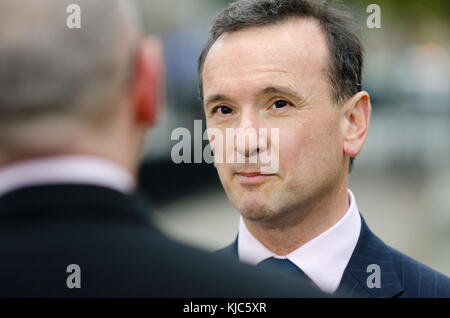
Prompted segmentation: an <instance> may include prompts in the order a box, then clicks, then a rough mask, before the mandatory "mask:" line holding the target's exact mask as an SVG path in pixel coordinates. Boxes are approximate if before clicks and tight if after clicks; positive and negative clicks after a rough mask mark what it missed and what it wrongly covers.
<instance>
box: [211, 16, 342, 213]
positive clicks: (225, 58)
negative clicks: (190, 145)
mask: <svg viewBox="0 0 450 318" xmlns="http://www.w3.org/2000/svg"><path fill="white" fill-rule="evenodd" d="M328 58H329V53H328V46H327V42H326V39H325V36H324V34H323V33H322V31H321V29H320V27H319V25H318V24H317V23H316V22H315V21H314V20H307V19H295V20H289V21H286V22H283V23H281V24H276V25H272V26H264V27H253V28H247V29H244V30H241V31H237V32H233V33H230V34H225V35H223V36H222V37H221V38H219V39H218V40H217V42H216V43H215V44H214V45H213V46H212V48H211V50H210V51H209V53H208V56H207V58H206V61H205V65H204V69H203V95H204V103H205V112H206V120H207V126H208V128H217V129H220V130H221V131H222V134H223V136H225V135H226V132H225V130H226V128H244V129H248V128H253V129H256V130H258V129H259V128H267V129H269V131H270V129H271V128H278V129H279V142H277V141H276V140H271V139H270V133H268V135H269V141H268V145H270V144H271V143H277V145H275V147H274V149H277V150H278V151H279V153H278V155H279V168H278V171H277V172H276V173H274V174H271V175H257V174H254V172H255V171H257V170H258V169H259V168H260V166H258V165H249V164H227V163H216V164H215V166H216V168H217V171H218V173H219V177H220V180H221V182H222V184H223V186H224V188H225V191H226V193H227V195H228V198H229V199H230V201H231V203H232V204H233V205H234V206H235V208H236V209H237V210H238V211H239V212H240V213H241V214H242V215H243V216H244V217H245V218H247V219H250V220H254V221H258V220H261V221H266V220H271V219H274V218H276V217H278V216H281V215H284V214H286V213H292V212H295V211H296V210H299V209H302V208H303V209H304V208H308V207H309V206H311V205H312V204H313V203H314V202H317V201H318V200H320V198H323V197H324V195H325V194H327V193H330V191H333V190H336V188H337V186H338V185H339V184H341V182H342V180H344V177H345V176H346V169H347V164H346V162H347V161H346V160H345V157H344V152H343V143H344V136H343V129H342V123H343V118H344V115H343V112H342V109H341V108H340V107H337V106H335V103H334V100H333V98H332V93H331V88H330V85H329V82H328V78H327V75H326V73H325V71H326V68H327V63H328ZM254 150H255V149H250V148H246V149H240V148H239V147H236V146H235V147H233V148H232V149H226V151H235V152H241V153H242V154H245V155H249V153H251V152H252V151H254ZM259 171H260V170H259Z"/></svg>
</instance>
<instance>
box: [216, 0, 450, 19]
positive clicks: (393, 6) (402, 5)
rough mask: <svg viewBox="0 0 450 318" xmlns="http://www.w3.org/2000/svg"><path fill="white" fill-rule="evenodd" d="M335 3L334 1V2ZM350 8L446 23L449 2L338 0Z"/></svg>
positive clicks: (220, 0)
mask: <svg viewBox="0 0 450 318" xmlns="http://www.w3.org/2000/svg"><path fill="white" fill-rule="evenodd" d="M216 1H219V2H222V3H223V6H224V7H225V6H226V5H228V4H229V3H232V2H234V1H232V0H216ZM334 2H336V1H334ZM337 2H342V3H344V4H348V5H350V6H352V7H359V8H361V9H362V10H361V12H365V8H367V6H368V5H369V4H372V3H374V4H378V5H379V6H380V7H381V14H382V15H384V14H386V15H387V16H389V17H391V18H396V19H399V20H401V21H404V22H405V23H413V22H414V20H423V19H426V20H428V19H439V20H443V21H444V22H446V23H448V22H449V18H450V0H338V1H337Z"/></svg>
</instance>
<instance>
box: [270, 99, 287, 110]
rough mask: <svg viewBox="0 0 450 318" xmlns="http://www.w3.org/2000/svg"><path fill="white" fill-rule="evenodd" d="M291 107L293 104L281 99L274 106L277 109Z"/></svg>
mask: <svg viewBox="0 0 450 318" xmlns="http://www.w3.org/2000/svg"><path fill="white" fill-rule="evenodd" d="M289 105H291V104H290V103H289V102H288V101H285V100H283V99H279V100H277V101H276V102H275V103H273V106H274V107H275V108H283V107H286V106H289Z"/></svg>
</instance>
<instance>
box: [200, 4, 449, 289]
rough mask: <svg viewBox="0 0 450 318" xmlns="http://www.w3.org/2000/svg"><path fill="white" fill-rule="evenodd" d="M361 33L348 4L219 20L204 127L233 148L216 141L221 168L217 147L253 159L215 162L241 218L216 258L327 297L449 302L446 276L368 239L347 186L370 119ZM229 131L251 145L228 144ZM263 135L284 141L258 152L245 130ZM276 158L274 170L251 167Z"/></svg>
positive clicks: (245, 9) (286, 7)
mask: <svg viewBox="0 0 450 318" xmlns="http://www.w3.org/2000/svg"><path fill="white" fill-rule="evenodd" d="M354 25H355V23H354V21H353V19H352V17H351V15H350V14H349V12H348V10H346V9H345V7H343V6H342V5H340V6H336V5H332V4H330V3H327V2H326V1H321V0H317V1H314V0H240V1H236V2H234V3H232V4H231V5H229V6H228V7H227V8H225V9H224V10H222V12H220V13H219V14H218V15H217V16H216V18H215V19H214V21H213V25H212V29H211V32H210V38H209V41H208V42H207V44H206V46H205V48H204V50H203V52H202V54H201V56H200V59H199V76H200V78H199V81H200V94H201V97H202V101H203V105H204V110H205V113H206V121H207V126H208V129H216V130H217V129H218V130H219V131H221V132H222V135H223V136H227V137H226V138H227V140H226V142H225V143H222V144H217V143H216V141H215V139H214V138H213V137H216V135H215V134H214V135H211V134H210V133H209V138H210V141H211V145H212V148H213V151H214V156H215V159H216V157H217V151H218V149H220V153H221V154H222V153H226V155H227V157H226V158H227V160H228V158H234V159H235V160H236V157H237V155H240V156H242V157H245V159H246V160H245V162H241V163H233V164H230V163H225V159H223V158H221V159H223V160H219V161H216V162H215V166H216V168H217V171H218V174H219V177H220V180H221V182H222V185H223V187H224V189H225V191H226V193H227V196H228V198H229V200H230V201H231V203H232V204H233V205H234V207H235V208H236V209H237V210H238V211H239V213H240V214H241V217H240V224H239V233H238V237H237V238H236V240H235V241H234V242H233V243H232V244H231V245H229V246H227V247H225V248H224V249H222V250H220V251H218V253H219V254H223V255H230V256H232V257H233V258H235V259H239V260H240V261H242V262H245V263H249V264H253V265H257V266H261V267H263V266H266V267H267V266H272V268H275V267H277V268H280V269H283V270H286V271H291V272H296V273H297V275H298V276H299V277H300V276H303V277H305V276H306V277H307V278H308V279H309V280H310V281H311V283H312V284H314V285H316V286H318V287H319V288H320V289H321V290H323V291H325V292H327V293H335V292H337V291H340V290H342V289H345V288H348V289H349V290H350V291H351V295H354V296H360V297H450V279H449V278H448V277H446V276H445V275H443V274H440V273H438V272H436V271H434V270H432V269H431V268H429V267H427V266H425V265H423V264H421V263H419V262H417V261H415V260H413V259H411V258H410V257H408V256H406V255H404V254H402V253H400V252H398V251H396V250H395V249H393V248H391V247H389V246H387V245H386V244H384V243H383V242H382V241H381V240H380V239H379V238H378V237H377V236H375V235H374V234H373V233H372V232H371V231H370V229H369V227H368V226H367V224H366V223H365V221H364V219H363V217H362V216H361V215H360V212H359V209H358V206H357V203H356V199H355V197H354V196H353V194H352V192H351V191H350V189H348V174H349V172H350V169H351V166H352V163H353V160H354V158H355V157H356V156H357V155H358V153H359V152H360V151H361V149H362V147H363V144H364V142H365V140H366V136H367V132H368V128H369V120H370V114H371V104H370V99H369V95H368V93H367V92H365V91H363V90H362V88H361V70H362V65H363V48H362V46H361V43H360V40H359V38H358V35H357V33H356V32H355V26H354ZM230 128H234V129H239V128H240V129H241V132H240V133H235V135H234V137H232V138H235V139H238V138H240V139H241V140H244V141H245V142H244V143H242V142H241V143H239V142H237V141H235V140H231V142H230V139H232V138H229V137H228V135H227V134H226V130H227V129H230ZM260 128H266V129H274V128H275V129H278V136H279V138H278V141H276V140H274V139H272V134H270V133H267V135H266V137H265V138H267V142H266V143H264V142H263V143H259V142H253V143H251V142H250V140H251V138H250V136H251V134H247V131H250V130H252V129H253V130H254V131H259V129H260ZM236 131H238V130H236ZM246 134H247V135H246ZM231 136H233V135H231ZM242 136H243V137H242ZM258 138H261V136H258ZM215 143H216V144H215ZM271 143H272V144H271ZM275 143H277V144H276V145H274V144H275ZM217 147H219V148H217ZM222 147H223V148H222ZM271 151H277V153H278V155H277V158H278V161H279V164H278V169H277V170H274V171H270V169H269V170H268V171H269V172H263V170H262V166H263V165H261V162H256V163H255V162H253V163H251V161H250V159H251V158H255V156H259V155H261V154H262V153H269V154H268V155H267V156H268V157H270V156H273V155H274V153H270V152H271ZM230 154H231V155H230ZM233 156H234V157H233ZM272 159H273V157H272Z"/></svg>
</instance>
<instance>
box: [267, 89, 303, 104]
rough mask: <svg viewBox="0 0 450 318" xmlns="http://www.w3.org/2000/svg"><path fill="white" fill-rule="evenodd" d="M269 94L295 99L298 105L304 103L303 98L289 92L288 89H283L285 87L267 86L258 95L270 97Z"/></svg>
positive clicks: (291, 91)
mask: <svg viewBox="0 0 450 318" xmlns="http://www.w3.org/2000/svg"><path fill="white" fill-rule="evenodd" d="M270 94H281V95H286V96H289V97H291V98H294V99H296V102H299V103H304V102H306V98H304V97H303V96H301V95H299V94H298V93H296V92H294V91H293V90H291V89H289V88H285V87H275V86H269V87H266V88H264V89H262V90H261V91H260V95H270Z"/></svg>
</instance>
